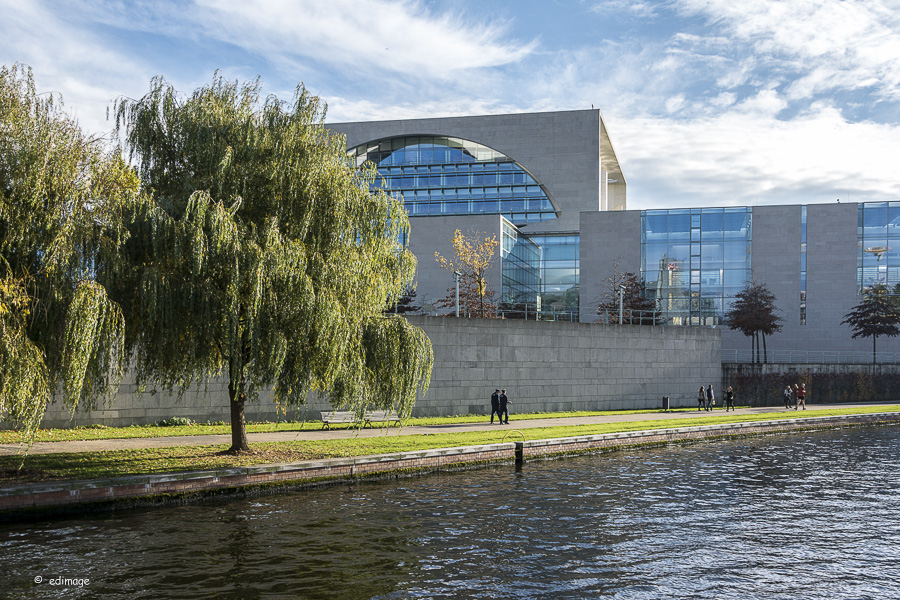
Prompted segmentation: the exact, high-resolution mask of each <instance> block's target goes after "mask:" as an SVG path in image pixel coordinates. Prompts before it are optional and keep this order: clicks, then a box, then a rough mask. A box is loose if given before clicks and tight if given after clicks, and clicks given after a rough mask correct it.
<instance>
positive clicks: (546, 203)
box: [348, 136, 557, 225]
mask: <svg viewBox="0 0 900 600" xmlns="http://www.w3.org/2000/svg"><path fill="white" fill-rule="evenodd" d="M348 154H349V155H350V156H351V157H354V158H355V159H356V164H357V166H359V165H362V164H363V163H365V162H366V161H370V162H372V163H374V164H375V165H376V166H377V167H378V172H379V173H380V175H381V177H382V180H381V182H380V185H381V186H382V187H384V188H385V189H387V190H390V191H391V192H392V193H395V194H397V195H400V196H402V198H403V201H404V205H405V206H406V210H407V211H408V212H409V215H410V216H411V217H421V216H445V215H480V214H482V215H483V214H499V215H503V216H504V217H506V218H507V219H509V220H510V221H512V222H513V223H515V224H516V225H525V224H527V223H537V222H540V221H546V220H548V219H555V218H556V217H557V215H556V208H555V207H554V205H553V203H552V202H551V200H550V197H549V196H548V195H547V192H546V190H545V189H544V186H543V185H541V183H540V182H539V181H537V180H536V179H535V178H534V177H533V176H532V175H531V174H530V173H528V171H526V170H525V169H524V168H522V167H521V166H520V165H519V164H518V163H516V162H515V161H514V160H512V159H511V158H509V157H507V156H505V155H504V154H502V153H500V152H497V151H496V150H493V149H491V148H488V147H487V146H485V145H483V144H478V143H476V142H471V141H469V140H464V139H461V138H454V137H446V136H405V137H393V138H386V139H382V140H375V141H372V142H368V143H365V144H360V145H359V146H356V147H355V148H351V149H350V150H348Z"/></svg>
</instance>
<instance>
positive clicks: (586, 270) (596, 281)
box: [578, 210, 699, 387]
mask: <svg viewBox="0 0 900 600" xmlns="http://www.w3.org/2000/svg"><path fill="white" fill-rule="evenodd" d="M581 227H582V228H583V230H582V235H581V243H580V244H579V263H580V264H581V286H580V290H579V307H578V308H579V312H580V320H581V322H582V323H593V322H596V321H597V307H598V306H599V304H600V302H601V301H602V299H603V296H604V295H605V294H606V293H607V292H608V291H609V284H608V282H607V280H606V278H607V277H610V276H611V275H612V274H613V271H614V270H615V269H616V268H618V270H619V272H620V273H629V272H630V273H640V272H641V213H640V211H637V210H629V211H616V212H608V213H598V212H584V213H581ZM611 241H612V243H611ZM634 248H637V252H635V251H634ZM616 263H618V267H616ZM698 387H699V386H698Z"/></svg>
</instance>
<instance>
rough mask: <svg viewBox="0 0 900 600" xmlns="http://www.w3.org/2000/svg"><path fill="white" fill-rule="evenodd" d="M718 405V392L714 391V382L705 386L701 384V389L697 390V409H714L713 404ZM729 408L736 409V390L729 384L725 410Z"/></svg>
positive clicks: (726, 391) (726, 392)
mask: <svg viewBox="0 0 900 600" xmlns="http://www.w3.org/2000/svg"><path fill="white" fill-rule="evenodd" d="M715 405H716V393H715V392H714V391H713V387H712V384H709V386H707V387H706V389H704V388H703V386H702V385H701V386H700V390H699V391H698V392H697V410H713V406H715ZM729 410H735V408H734V390H733V389H732V387H731V386H728V389H727V390H725V412H728V411H729Z"/></svg>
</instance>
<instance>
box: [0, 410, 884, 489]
mask: <svg viewBox="0 0 900 600" xmlns="http://www.w3.org/2000/svg"><path fill="white" fill-rule="evenodd" d="M898 410H900V405H894V406H867V407H859V408H846V409H820V410H807V411H804V412H787V413H785V412H773V413H764V414H753V415H735V414H733V413H731V414H727V415H726V414H721V415H711V416H703V417H697V418H694V419H690V420H689V421H686V420H684V419H679V418H672V417H670V418H661V419H657V420H651V421H626V422H619V423H600V424H588V425H570V426H550V427H539V428H533V429H526V430H524V433H525V436H526V438H527V439H528V440H539V439H551V438H561V437H573V436H580V435H598V434H603V433H617V432H625V431H644V430H653V429H667V428H675V427H696V426H702V425H714V424H724V423H745V422H752V421H771V420H777V419H796V418H803V417H823V416H839V415H854V414H870V413H877V412H896V411H898ZM508 431H510V430H509V429H503V430H490V431H473V432H465V433H434V434H420V435H392V436H383V437H382V436H379V437H372V438H344V439H332V440H321V441H299V442H278V443H260V444H254V445H253V453H251V454H243V455H238V456H232V455H227V454H224V451H225V450H226V449H227V446H226V445H219V446H216V445H210V446H179V447H174V448H148V449H140V450H113V451H102V452H81V453H65V454H35V455H30V456H28V457H27V458H26V460H25V466H24V467H23V469H22V470H19V471H17V470H16V468H17V467H18V465H19V462H20V461H21V457H20V456H0V485H5V486H8V485H12V484H16V483H29V482H36V481H48V480H71V479H99V478H108V477H118V476H123V475H138V474H148V473H169V472H177V471H193V470H203V469H214V468H225V467H236V466H247V465H255V464H268V463H290V462H298V461H303V460H315V459H322V458H339V457H353V456H367V455H371V454H390V453H394V452H409V451H413V450H427V449H434V448H450V447H457V446H475V445H480V444H492V443H498V442H500V441H502V439H503V435H504V434H505V433H506V432H508ZM510 439H511V438H508V439H507V441H510Z"/></svg>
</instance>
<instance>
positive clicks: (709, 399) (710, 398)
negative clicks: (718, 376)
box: [706, 384, 716, 410]
mask: <svg viewBox="0 0 900 600" xmlns="http://www.w3.org/2000/svg"><path fill="white" fill-rule="evenodd" d="M715 403H716V395H715V393H714V392H713V389H712V384H709V387H707V388H706V410H712V409H713V406H714V405H715Z"/></svg>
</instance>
